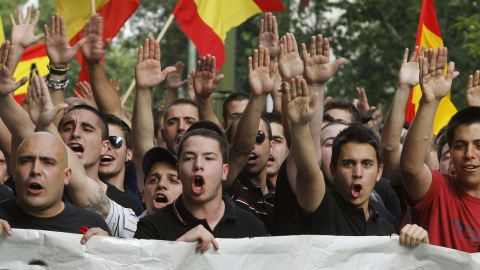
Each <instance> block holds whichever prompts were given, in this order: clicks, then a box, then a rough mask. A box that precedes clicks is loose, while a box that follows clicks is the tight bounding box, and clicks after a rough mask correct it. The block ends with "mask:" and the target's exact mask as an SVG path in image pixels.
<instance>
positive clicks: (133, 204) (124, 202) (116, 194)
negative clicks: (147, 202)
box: [105, 183, 145, 216]
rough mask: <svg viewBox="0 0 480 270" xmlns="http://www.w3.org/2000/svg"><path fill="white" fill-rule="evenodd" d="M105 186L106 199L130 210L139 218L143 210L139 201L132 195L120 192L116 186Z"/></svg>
mask: <svg viewBox="0 0 480 270" xmlns="http://www.w3.org/2000/svg"><path fill="white" fill-rule="evenodd" d="M105 184H107V186H108V187H107V192H106V194H107V197H108V198H110V199H111V200H112V201H114V202H116V203H118V204H120V205H121V206H123V207H125V208H130V209H132V210H133V212H135V215H137V216H140V215H141V214H142V213H143V211H145V209H143V205H142V202H141V201H140V199H139V198H138V197H137V196H135V195H132V194H129V193H126V192H122V191H121V190H120V189H118V188H117V187H116V186H114V185H111V184H108V183H105Z"/></svg>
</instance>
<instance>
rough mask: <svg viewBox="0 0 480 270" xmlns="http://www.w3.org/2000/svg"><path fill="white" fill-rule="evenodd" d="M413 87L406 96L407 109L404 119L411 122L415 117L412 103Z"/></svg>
mask: <svg viewBox="0 0 480 270" xmlns="http://www.w3.org/2000/svg"><path fill="white" fill-rule="evenodd" d="M414 89H415V88H412V90H411V91H410V97H409V98H408V104H407V110H406V111H405V121H407V122H408V123H410V124H411V123H412V121H413V118H415V104H414V103H413V91H414Z"/></svg>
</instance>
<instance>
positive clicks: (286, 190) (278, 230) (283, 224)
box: [271, 160, 300, 235]
mask: <svg viewBox="0 0 480 270" xmlns="http://www.w3.org/2000/svg"><path fill="white" fill-rule="evenodd" d="M296 203H297V197H296V196H295V193H293V190H292V188H291V187H290V182H288V177H287V162H286V160H285V161H284V162H283V164H282V167H280V170H279V171H278V177H277V185H276V186H275V207H274V208H273V225H272V231H271V233H272V235H298V234H300V226H299V223H298V217H297V207H296Z"/></svg>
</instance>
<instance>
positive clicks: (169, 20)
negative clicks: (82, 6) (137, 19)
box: [92, 0, 175, 106]
mask: <svg viewBox="0 0 480 270" xmlns="http://www.w3.org/2000/svg"><path fill="white" fill-rule="evenodd" d="M92 1H94V0H92ZM174 18H175V16H174V15H173V14H170V17H168V20H167V22H166V23H165V26H163V28H162V31H160V34H159V35H158V37H157V39H156V41H157V42H160V41H161V40H162V39H163V36H165V33H166V32H167V29H168V27H170V24H172V21H173V19H174ZM134 86H135V78H134V79H133V80H132V82H131V83H130V85H129V86H128V90H127V92H126V93H125V95H123V98H122V102H121V103H122V106H123V105H124V104H125V101H127V99H128V96H130V94H131V93H132V91H133V87H134Z"/></svg>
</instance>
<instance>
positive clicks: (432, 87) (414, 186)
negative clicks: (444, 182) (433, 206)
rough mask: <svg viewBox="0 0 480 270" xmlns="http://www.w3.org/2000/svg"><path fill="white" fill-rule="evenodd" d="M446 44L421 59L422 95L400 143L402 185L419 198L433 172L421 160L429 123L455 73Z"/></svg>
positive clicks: (410, 194)
mask: <svg viewBox="0 0 480 270" xmlns="http://www.w3.org/2000/svg"><path fill="white" fill-rule="evenodd" d="M446 64H447V48H441V47H439V50H438V52H437V51H436V50H432V51H431V53H428V57H427V58H423V57H422V58H421V59H420V86H421V89H422V98H421V99H420V104H419V107H418V110H417V113H416V116H415V119H414V120H413V123H412V125H411V126H410V129H409V131H408V134H407V137H406V139H405V144H404V146H403V150H402V154H401V158H400V166H401V170H402V177H403V185H404V188H405V190H406V192H407V193H408V195H409V197H410V199H411V200H413V201H418V200H420V199H421V198H423V196H424V195H425V194H426V193H427V191H428V189H429V188H430V185H431V182H432V174H431V172H430V170H429V169H428V167H427V166H426V165H425V164H424V160H425V154H426V147H429V143H428V142H429V139H430V133H431V130H432V123H433V121H434V119H435V113H436V111H437V108H438V105H439V104H440V101H441V99H442V98H443V97H444V96H446V95H447V94H448V91H449V90H450V87H451V85H452V80H453V78H455V77H456V76H458V72H454V69H455V63H453V62H450V64H449V65H448V70H447V74H446V75H445V74H444V70H445V66H446Z"/></svg>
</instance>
